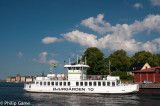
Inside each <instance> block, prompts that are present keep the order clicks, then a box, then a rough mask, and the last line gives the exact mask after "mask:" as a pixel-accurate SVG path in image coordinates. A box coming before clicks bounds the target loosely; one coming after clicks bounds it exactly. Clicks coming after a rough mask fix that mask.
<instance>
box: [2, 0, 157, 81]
mask: <svg viewBox="0 0 160 106" xmlns="http://www.w3.org/2000/svg"><path fill="white" fill-rule="evenodd" d="M0 37H1V38H0V50H1V52H0V79H5V78H6V77H7V76H15V75H16V74H20V75H41V73H42V71H43V70H44V72H45V74H47V73H48V72H49V67H50V63H55V64H57V68H56V69H55V70H54V72H55V73H63V70H64V69H63V62H64V60H66V62H67V63H68V57H69V56H71V57H73V56H74V55H75V54H79V55H82V54H83V52H84V50H85V49H86V48H87V47H98V48H99V49H101V50H102V51H103V53H104V54H105V56H108V55H109V54H110V53H113V52H114V51H116V50H118V49H124V50H126V51H127V53H128V55H130V56H131V55H133V54H134V53H135V52H137V51H142V50H145V51H150V52H152V53H159V51H160V0H0ZM75 59H76V57H75ZM72 60H73V59H72Z"/></svg>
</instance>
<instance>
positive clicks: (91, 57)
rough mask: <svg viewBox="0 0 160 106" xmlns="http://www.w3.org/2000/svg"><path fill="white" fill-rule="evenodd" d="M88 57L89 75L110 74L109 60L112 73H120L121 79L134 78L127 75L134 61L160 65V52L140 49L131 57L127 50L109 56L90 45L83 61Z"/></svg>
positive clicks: (154, 65)
mask: <svg viewBox="0 0 160 106" xmlns="http://www.w3.org/2000/svg"><path fill="white" fill-rule="evenodd" d="M85 57H86V59H87V64H88V65H89V66H90V67H89V69H88V70H87V74H88V75H108V74H109V61H110V62H111V63H110V68H111V75H118V76H120V77H121V79H128V80H133V77H132V76H130V75H127V70H128V69H129V67H130V66H131V64H134V63H145V62H147V63H149V64H150V66H151V67H156V66H160V54H152V53H151V52H146V51H140V52H136V53H135V54H134V55H133V56H131V57H129V56H128V55H127V53H126V51H125V50H122V49H121V50H117V51H115V52H114V53H111V54H110V55H109V56H108V57H104V53H103V52H102V51H101V50H100V49H98V48H96V47H89V48H87V49H86V51H85V52H84V55H83V56H82V61H85Z"/></svg>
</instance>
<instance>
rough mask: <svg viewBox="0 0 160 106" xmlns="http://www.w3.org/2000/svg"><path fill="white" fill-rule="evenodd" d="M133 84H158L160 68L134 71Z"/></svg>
mask: <svg viewBox="0 0 160 106" xmlns="http://www.w3.org/2000/svg"><path fill="white" fill-rule="evenodd" d="M133 73H134V82H143V81H144V80H148V81H152V82H160V66H158V67H152V68H148V69H142V70H138V71H134V72H133Z"/></svg>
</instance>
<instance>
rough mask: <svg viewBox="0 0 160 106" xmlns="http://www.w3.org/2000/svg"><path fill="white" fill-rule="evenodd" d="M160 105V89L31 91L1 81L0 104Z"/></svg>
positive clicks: (68, 105) (31, 105) (70, 105)
mask: <svg viewBox="0 0 160 106" xmlns="http://www.w3.org/2000/svg"><path fill="white" fill-rule="evenodd" d="M18 105H19V106H153V105H154V106H160V89H141V90H140V92H139V93H136V94H65V93H29V92H26V91H24V90H23V84H19V83H0V106H18Z"/></svg>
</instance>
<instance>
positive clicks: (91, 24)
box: [62, 14, 160, 53]
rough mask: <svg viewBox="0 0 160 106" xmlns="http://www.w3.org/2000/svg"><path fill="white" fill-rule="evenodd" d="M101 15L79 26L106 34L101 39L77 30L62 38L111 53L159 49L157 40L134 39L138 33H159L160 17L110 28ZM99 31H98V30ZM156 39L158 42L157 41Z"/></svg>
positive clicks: (155, 50)
mask: <svg viewBox="0 0 160 106" xmlns="http://www.w3.org/2000/svg"><path fill="white" fill-rule="evenodd" d="M103 17H104V16H103V14H99V15H97V18H94V17H90V18H88V19H85V20H82V22H81V25H83V26H85V27H88V28H90V29H92V30H93V31H96V32H98V33H103V34H105V33H107V32H110V34H106V35H105V36H103V37H100V38H99V37H98V35H93V34H88V33H84V32H81V31H79V30H74V31H72V32H68V33H66V34H62V36H63V37H64V38H65V39H66V40H68V41H70V42H75V43H79V44H80V45H82V46H88V47H98V48H101V49H109V50H112V51H115V50H118V49H124V50H126V51H127V52H129V53H134V52H137V51H140V50H146V51H150V52H157V51H158V50H159V49H160V47H159V45H158V44H160V43H159V42H158V40H159V38H156V39H155V40H152V41H148V42H138V41H136V39H134V38H133V37H134V36H137V34H138V33H140V32H143V31H148V32H149V33H150V32H151V31H157V32H159V33H160V15H148V16H147V17H146V18H145V19H144V20H142V21H137V20H135V22H134V23H132V24H130V25H128V24H116V25H115V26H111V24H110V23H109V22H105V21H104V20H103ZM98 29H99V30H98ZM157 39H158V40H157Z"/></svg>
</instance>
